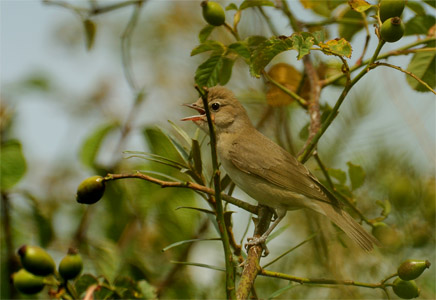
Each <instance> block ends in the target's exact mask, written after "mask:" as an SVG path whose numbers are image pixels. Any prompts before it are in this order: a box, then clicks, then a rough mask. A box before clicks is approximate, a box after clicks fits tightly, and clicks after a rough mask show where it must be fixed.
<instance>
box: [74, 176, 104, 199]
mask: <svg viewBox="0 0 436 300" xmlns="http://www.w3.org/2000/svg"><path fill="white" fill-rule="evenodd" d="M104 189H105V184H104V179H103V177H101V176H92V177H89V178H86V179H85V180H83V181H82V183H80V185H79V187H78V188H77V197H76V199H77V202H79V203H83V204H94V203H95V202H97V201H98V200H100V199H101V197H102V196H103V194H104Z"/></svg>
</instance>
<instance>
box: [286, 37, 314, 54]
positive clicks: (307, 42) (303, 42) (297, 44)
mask: <svg viewBox="0 0 436 300" xmlns="http://www.w3.org/2000/svg"><path fill="white" fill-rule="evenodd" d="M291 38H292V40H293V48H294V49H295V50H297V51H298V55H297V58H298V59H302V58H303V56H305V55H307V54H309V53H310V48H311V47H312V46H313V44H314V43H315V39H314V37H313V35H312V34H310V33H308V32H301V33H300V34H295V33H294V34H293V35H292V36H291Z"/></svg>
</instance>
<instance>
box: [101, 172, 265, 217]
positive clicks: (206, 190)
mask: <svg viewBox="0 0 436 300" xmlns="http://www.w3.org/2000/svg"><path fill="white" fill-rule="evenodd" d="M126 178H137V179H143V180H146V181H149V182H151V183H154V184H157V185H160V186H161V187H162V188H166V187H174V188H187V189H191V190H194V191H198V192H203V193H206V194H209V195H215V190H214V189H211V188H208V187H206V186H203V185H200V184H197V183H194V182H190V181H187V182H180V181H164V180H161V179H157V178H154V177H151V176H149V175H146V174H142V173H140V172H136V173H127V174H107V175H106V177H104V181H110V180H117V179H126ZM221 196H222V198H223V199H224V200H225V201H227V202H229V203H231V204H233V205H236V206H238V207H240V208H242V209H244V210H246V211H248V212H251V213H253V214H256V215H257V214H258V208H257V206H255V205H251V204H249V203H247V202H244V201H242V200H239V199H236V198H234V197H231V196H228V195H226V194H224V193H222V194H221Z"/></svg>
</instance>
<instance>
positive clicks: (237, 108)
mask: <svg viewBox="0 0 436 300" xmlns="http://www.w3.org/2000/svg"><path fill="white" fill-rule="evenodd" d="M207 103H208V105H209V112H210V116H211V119H212V121H213V122H214V124H215V127H216V129H217V133H220V132H223V131H228V132H230V131H237V130H240V129H242V128H243V126H247V125H251V123H250V120H249V118H248V116H247V112H246V111H245V109H244V107H243V106H242V105H241V103H239V101H238V100H237V99H236V97H235V95H234V94H233V92H232V91H230V90H229V89H227V88H225V87H222V86H215V87H212V88H209V90H208V93H207ZM185 105H186V106H188V107H190V108H193V109H195V110H197V111H198V112H199V114H198V115H195V116H191V117H186V118H183V119H182V121H189V120H190V121H193V122H194V123H195V124H197V125H198V126H199V127H200V128H201V129H203V130H205V131H206V132H209V129H208V125H207V118H206V111H205V110H204V105H203V99H202V98H201V97H200V98H199V99H198V100H197V101H196V102H194V103H192V104H185Z"/></svg>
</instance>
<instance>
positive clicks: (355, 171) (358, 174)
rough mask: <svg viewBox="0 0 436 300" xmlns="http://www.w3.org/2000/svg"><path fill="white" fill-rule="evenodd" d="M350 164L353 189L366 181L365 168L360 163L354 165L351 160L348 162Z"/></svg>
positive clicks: (349, 170) (349, 174)
mask: <svg viewBox="0 0 436 300" xmlns="http://www.w3.org/2000/svg"><path fill="white" fill-rule="evenodd" d="M347 165H348V176H349V177H350V181H351V188H352V189H353V190H355V189H357V188H359V187H361V186H362V184H363V182H364V181H365V176H366V175H365V171H364V170H363V168H362V167H361V166H359V165H354V164H353V163H351V162H347Z"/></svg>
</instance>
